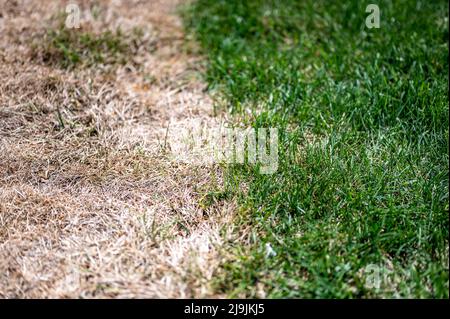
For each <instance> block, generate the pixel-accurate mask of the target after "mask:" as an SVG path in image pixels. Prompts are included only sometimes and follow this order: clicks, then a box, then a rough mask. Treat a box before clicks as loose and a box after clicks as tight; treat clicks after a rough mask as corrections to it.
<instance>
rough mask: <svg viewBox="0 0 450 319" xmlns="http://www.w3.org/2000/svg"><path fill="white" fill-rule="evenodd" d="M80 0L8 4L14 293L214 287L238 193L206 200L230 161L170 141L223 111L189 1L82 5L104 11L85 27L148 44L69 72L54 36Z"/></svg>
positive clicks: (7, 173) (168, 292) (9, 289)
mask: <svg viewBox="0 0 450 319" xmlns="http://www.w3.org/2000/svg"><path fill="white" fill-rule="evenodd" d="M66 3H67V2H65V1H56V0H54V1H51V0H46V1H32V0H0V7H1V8H2V13H1V16H0V34H1V37H0V296H2V297H8V298H10V297H37V298H59V297H75V298H78V297H96V298H108V297H138V298H140V297H209V296H214V291H213V290H212V288H211V280H212V279H213V276H214V273H215V271H216V269H217V267H218V265H219V262H220V258H221V254H220V250H221V247H223V245H224V243H226V242H227V240H229V238H227V236H228V235H227V228H229V227H231V226H226V225H231V223H230V221H231V219H232V218H233V212H234V208H235V207H234V203H232V202H218V203H214V204H213V205H210V206H208V207H206V208H205V207H203V206H202V205H200V204H199V201H200V199H201V197H202V196H203V194H204V193H205V191H206V190H208V189H209V188H211V187H221V182H222V179H221V176H220V170H219V169H218V168H217V167H214V166H212V167H211V166H205V165H195V164H189V163H187V164H186V163H180V162H177V161H174V160H171V157H170V156H167V154H166V152H165V151H166V149H165V148H164V147H163V144H164V143H163V140H164V135H165V132H166V129H167V126H168V123H169V122H170V123H187V124H189V123H192V122H193V121H198V120H200V121H206V122H208V121H211V122H212V121H214V119H213V117H212V115H211V111H212V107H211V99H210V98H209V97H208V96H207V95H205V93H204V85H203V84H202V83H201V82H200V81H199V80H198V76H197V75H196V74H197V72H198V68H199V61H200V60H199V57H198V56H197V55H196V54H195V49H193V47H186V45H185V43H189V42H188V41H186V39H185V36H184V34H183V32H182V27H181V24H180V20H179V18H178V17H177V16H176V14H174V9H175V7H176V5H177V4H178V1H175V0H167V1H117V0H116V1H113V0H111V1H107V0H102V1H100V0H98V1H81V0H80V1H78V3H79V4H81V5H82V7H83V8H88V7H92V6H97V7H98V8H100V9H101V10H100V12H101V14H100V15H99V19H98V20H96V21H84V22H83V23H82V30H81V31H80V32H89V33H91V34H93V35H94V36H95V35H96V34H101V33H102V32H105V31H106V30H117V28H119V27H120V28H121V30H123V34H124V39H123V41H124V43H126V44H127V45H128V46H132V45H133V46H134V49H133V51H132V52H133V54H132V55H131V56H129V57H128V58H129V59H128V60H127V62H126V63H125V64H114V65H109V64H108V63H105V64H99V65H89V66H88V65H80V66H77V67H75V68H69V69H67V68H62V67H60V66H58V63H52V60H51V59H56V58H55V57H54V56H50V57H51V59H50V60H49V59H48V56H47V58H42V57H43V56H45V54H46V51H45V50H46V49H45V48H46V47H45V45H41V44H42V43H40V42H43V43H44V44H45V41H46V40H45V37H46V34H47V30H49V29H52V28H57V27H58V22H57V21H56V20H57V19H55V16H56V15H57V14H58V12H61V11H63V10H64V8H65V4H66ZM135 28H139V29H140V30H141V31H142V34H141V37H140V39H139V41H140V42H139V43H138V44H136V43H131V42H130V41H133V38H131V37H130V38H127V34H130V33H129V32H132V30H134V29H135ZM36 44H37V45H36ZM53 62H54V61H53Z"/></svg>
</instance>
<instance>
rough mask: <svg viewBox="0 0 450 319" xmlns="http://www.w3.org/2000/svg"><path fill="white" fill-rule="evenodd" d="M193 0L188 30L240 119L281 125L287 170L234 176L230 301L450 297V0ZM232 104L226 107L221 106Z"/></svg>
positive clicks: (219, 283)
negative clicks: (369, 23)
mask: <svg viewBox="0 0 450 319" xmlns="http://www.w3.org/2000/svg"><path fill="white" fill-rule="evenodd" d="M368 4H369V3H365V2H364V1H357V0H351V1H335V2H331V1H321V0H303V1H299V0H295V1H293V0H280V1H269V0H251V1H239V0H196V1H194V2H193V3H192V4H191V5H190V6H189V7H188V8H187V9H186V10H184V20H185V25H186V28H187V30H188V31H189V32H190V34H191V35H192V36H193V37H194V38H195V39H196V40H197V41H198V42H199V44H200V46H201V49H202V52H203V54H204V55H205V56H206V59H207V64H208V67H207V71H206V73H205V78H206V80H207V82H208V84H209V90H210V92H211V93H212V94H214V95H216V96H217V95H218V96H220V97H221V99H220V101H222V102H221V103H219V102H217V105H216V107H217V108H219V109H220V108H221V107H222V108H223V106H224V104H225V106H226V108H225V109H226V111H227V112H229V113H230V116H232V117H233V118H234V124H235V125H246V126H252V127H254V128H261V127H276V128H278V129H279V138H280V146H279V165H278V170H277V172H276V173H275V174H272V175H264V174H260V173H259V171H258V169H257V167H254V166H252V165H249V164H245V165H228V166H227V167H226V175H227V177H226V187H225V188H224V189H223V190H221V191H220V192H216V193H214V194H212V196H217V197H220V198H236V199H237V200H238V203H239V214H238V218H237V220H236V221H235V222H236V223H237V226H238V227H237V228H236V229H237V230H236V232H237V233H239V229H248V228H249V227H250V229H251V231H250V232H248V233H246V234H245V238H244V240H241V241H234V242H230V243H229V245H228V247H229V248H228V250H227V252H226V254H225V253H224V254H225V255H226V258H224V262H223V263H222V265H221V268H222V271H220V272H219V273H218V277H217V280H216V283H215V287H216V289H217V291H218V292H222V293H226V294H227V295H228V296H230V297H236V296H241V297H242V296H243V297H270V298H277V297H300V298H373V297H384V298H390V297H412V298H429V297H433V298H448V296H449V266H448V258H449V255H448V251H449V249H448V247H449V242H448V238H449V215H448V209H449V204H448V200H449V197H448V181H449V166H448V165H449V164H448V163H449V158H448V150H449V145H448V133H449V131H448V128H449V122H448V115H449V114H448V107H449V105H448V3H447V1H411V0H399V1H385V0H379V1H377V4H378V6H379V8H380V11H381V17H380V28H372V29H369V28H367V27H366V25H365V20H366V17H367V16H368V15H369V13H366V11H365V9H366V6H367V5H368ZM223 101H225V103H223Z"/></svg>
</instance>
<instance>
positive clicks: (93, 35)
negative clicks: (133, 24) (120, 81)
mask: <svg viewBox="0 0 450 319" xmlns="http://www.w3.org/2000/svg"><path fill="white" fill-rule="evenodd" d="M56 19H57V20H58V24H57V26H56V27H50V28H49V29H48V30H47V32H46V34H45V35H44V36H43V38H42V39H40V41H39V42H37V43H34V44H33V47H32V56H33V58H34V59H35V60H37V61H39V62H42V63H44V64H46V65H53V66H58V67H62V68H75V67H91V66H94V65H117V64H120V65H124V64H126V63H128V62H130V60H131V57H132V56H133V55H134V54H135V53H136V50H137V49H138V47H139V46H140V45H142V44H143V43H141V39H142V36H143V32H142V30H141V29H139V28H134V29H133V30H132V31H131V32H128V33H127V34H125V33H124V32H123V31H122V30H121V29H120V28H117V29H115V30H113V31H112V30H105V31H102V32H99V33H98V32H92V31H91V30H84V29H83V28H81V29H76V28H67V27H66V26H65V24H64V19H62V18H58V17H56ZM149 49H151V47H150V46H149Z"/></svg>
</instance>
